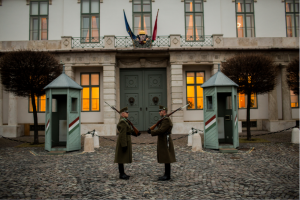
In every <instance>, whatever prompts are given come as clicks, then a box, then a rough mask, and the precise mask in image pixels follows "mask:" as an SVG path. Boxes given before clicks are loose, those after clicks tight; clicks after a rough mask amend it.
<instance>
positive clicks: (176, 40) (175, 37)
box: [170, 34, 181, 48]
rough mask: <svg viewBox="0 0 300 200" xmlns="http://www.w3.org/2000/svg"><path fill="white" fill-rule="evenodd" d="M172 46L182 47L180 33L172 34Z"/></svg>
mask: <svg viewBox="0 0 300 200" xmlns="http://www.w3.org/2000/svg"><path fill="white" fill-rule="evenodd" d="M170 41H171V42H170V43H171V45H170V47H171V48H180V47H181V46H180V45H181V41H180V34H176V35H175V34H174V35H170Z"/></svg>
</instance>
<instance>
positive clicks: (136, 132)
mask: <svg viewBox="0 0 300 200" xmlns="http://www.w3.org/2000/svg"><path fill="white" fill-rule="evenodd" d="M105 103H106V102H105ZM106 104H107V105H108V106H109V107H111V109H113V110H115V111H117V113H119V114H121V113H120V111H118V110H117V109H116V108H115V107H114V106H111V105H109V104H108V103H106ZM126 120H127V121H128V123H129V124H130V126H131V127H132V128H133V130H134V132H135V134H136V135H138V133H139V130H138V129H137V128H136V127H135V126H134V125H133V124H132V123H131V121H129V119H126Z"/></svg>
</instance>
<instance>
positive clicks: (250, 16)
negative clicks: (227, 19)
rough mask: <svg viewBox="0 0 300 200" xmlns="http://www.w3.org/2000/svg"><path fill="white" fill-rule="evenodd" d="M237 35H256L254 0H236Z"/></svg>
mask: <svg viewBox="0 0 300 200" xmlns="http://www.w3.org/2000/svg"><path fill="white" fill-rule="evenodd" d="M236 23H237V25H236V26H237V37H255V35H254V31H255V28H254V6H253V0H236Z"/></svg>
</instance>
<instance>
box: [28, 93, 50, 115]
mask: <svg viewBox="0 0 300 200" xmlns="http://www.w3.org/2000/svg"><path fill="white" fill-rule="evenodd" d="M35 106H36V111H37V112H45V111H46V95H43V96H40V97H39V98H37V97H35ZM29 112H33V106H32V103H31V97H29Z"/></svg>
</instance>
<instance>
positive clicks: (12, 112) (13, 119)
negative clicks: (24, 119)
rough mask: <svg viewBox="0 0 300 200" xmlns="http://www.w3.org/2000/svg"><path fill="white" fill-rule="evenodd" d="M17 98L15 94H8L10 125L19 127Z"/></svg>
mask: <svg viewBox="0 0 300 200" xmlns="http://www.w3.org/2000/svg"><path fill="white" fill-rule="evenodd" d="M17 104H18V101H17V97H16V96H15V95H14V94H13V93H11V92H10V93H9V94H8V125H9V126H16V125H18V115H17V114H18V113H17Z"/></svg>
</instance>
